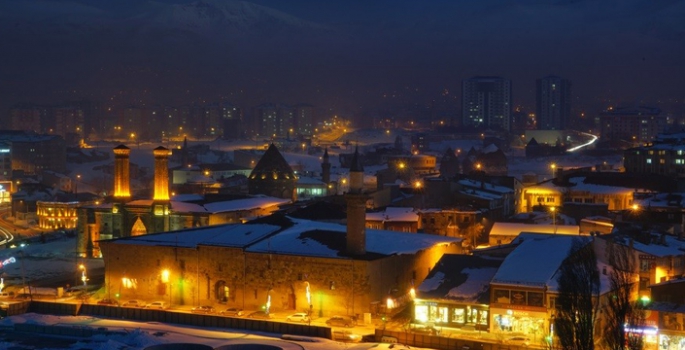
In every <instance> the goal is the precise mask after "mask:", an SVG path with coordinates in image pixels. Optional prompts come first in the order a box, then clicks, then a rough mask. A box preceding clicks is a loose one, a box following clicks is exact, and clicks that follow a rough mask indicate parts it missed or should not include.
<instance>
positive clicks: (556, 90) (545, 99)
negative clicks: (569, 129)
mask: <svg viewBox="0 0 685 350" xmlns="http://www.w3.org/2000/svg"><path fill="white" fill-rule="evenodd" d="M536 97H537V98H536V107H537V108H536V118H537V129H538V130H564V129H565V128H566V126H567V125H568V123H569V121H570V120H571V81H569V80H568V79H564V78H561V77H558V76H554V75H549V76H546V77H544V78H540V79H538V80H537V86H536Z"/></svg>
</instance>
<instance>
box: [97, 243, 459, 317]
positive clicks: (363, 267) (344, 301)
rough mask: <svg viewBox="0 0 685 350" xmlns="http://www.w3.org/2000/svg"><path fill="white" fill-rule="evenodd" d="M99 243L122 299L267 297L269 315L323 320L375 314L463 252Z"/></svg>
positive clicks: (181, 301) (236, 300)
mask: <svg viewBox="0 0 685 350" xmlns="http://www.w3.org/2000/svg"><path fill="white" fill-rule="evenodd" d="M182 234H186V235H187V234H192V230H191V231H188V232H184V233H182ZM179 239H180V240H182V238H179ZM101 247H102V251H103V257H104V260H105V284H106V287H107V291H108V292H109V295H110V296H111V295H116V294H119V295H120V298H121V300H122V301H124V300H126V299H143V300H146V301H153V300H160V301H166V302H168V303H170V304H173V305H199V304H203V305H204V304H209V305H215V306H221V307H230V306H235V307H239V308H242V309H245V310H259V309H262V308H263V307H264V306H265V304H266V303H267V300H268V299H269V297H270V302H271V311H272V312H280V311H284V310H288V312H290V311H294V310H297V311H303V312H304V311H312V312H314V314H315V315H319V316H322V317H323V316H330V315H333V314H344V315H355V314H361V313H364V312H370V311H371V306H370V305H371V303H372V302H375V301H380V302H384V301H385V298H387V296H388V295H389V294H390V293H395V294H399V295H402V294H406V293H408V291H409V289H410V288H411V284H412V280H413V282H414V285H417V286H418V284H419V283H420V282H421V281H423V279H424V278H425V277H426V275H427V274H428V271H430V269H431V268H432V267H433V266H434V265H435V263H436V262H437V261H438V260H439V259H440V257H441V256H442V255H443V254H444V253H460V252H461V250H460V247H459V246H458V245H440V246H435V247H433V248H431V249H428V250H426V251H423V252H419V253H418V254H398V255H392V256H389V257H385V258H377V259H373V260H361V259H349V258H336V259H330V258H317V257H305V256H291V255H279V254H262V253H246V254H244V253H243V251H242V250H241V249H239V248H230V247H213V246H200V247H199V248H198V249H195V248H182V247H169V246H166V247H163V246H144V245H132V244H116V243H111V242H109V243H108V242H103V244H101ZM165 270H166V271H168V275H167V276H168V281H164V279H165V277H164V273H163V272H164V271H165ZM124 279H126V280H124ZM307 285H309V289H310V300H309V301H308V300H307V294H306V289H307ZM310 302H311V304H310ZM310 305H311V310H310Z"/></svg>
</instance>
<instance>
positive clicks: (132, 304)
mask: <svg viewBox="0 0 685 350" xmlns="http://www.w3.org/2000/svg"><path fill="white" fill-rule="evenodd" d="M121 306H123V307H143V306H145V303H143V302H142V301H140V300H136V299H132V300H128V301H126V302H125V303H123V304H121Z"/></svg>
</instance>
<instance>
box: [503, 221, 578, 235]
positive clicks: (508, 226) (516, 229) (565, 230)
mask: <svg viewBox="0 0 685 350" xmlns="http://www.w3.org/2000/svg"><path fill="white" fill-rule="evenodd" d="M521 232H534V233H550V234H554V233H555V232H556V234H558V235H580V226H578V225H536V224H520V223H514V222H496V223H494V224H493V225H492V229H491V230H490V236H518V235H519V234H521Z"/></svg>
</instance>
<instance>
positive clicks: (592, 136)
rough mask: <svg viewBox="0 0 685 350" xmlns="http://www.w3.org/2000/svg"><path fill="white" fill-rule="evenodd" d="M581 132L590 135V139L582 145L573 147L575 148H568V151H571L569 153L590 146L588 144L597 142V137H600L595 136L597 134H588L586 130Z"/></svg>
mask: <svg viewBox="0 0 685 350" xmlns="http://www.w3.org/2000/svg"><path fill="white" fill-rule="evenodd" d="M581 134H583V135H586V136H588V137H590V141H588V142H586V143H584V144H582V145H579V146H576V147H573V148H569V149H567V150H566V152H569V153H570V152H575V151H577V150H579V149H581V148H584V147H588V146H590V145H592V144H593V143H595V142H597V139H598V138H599V137H597V136H595V135H592V134H588V133H586V132H581Z"/></svg>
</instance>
